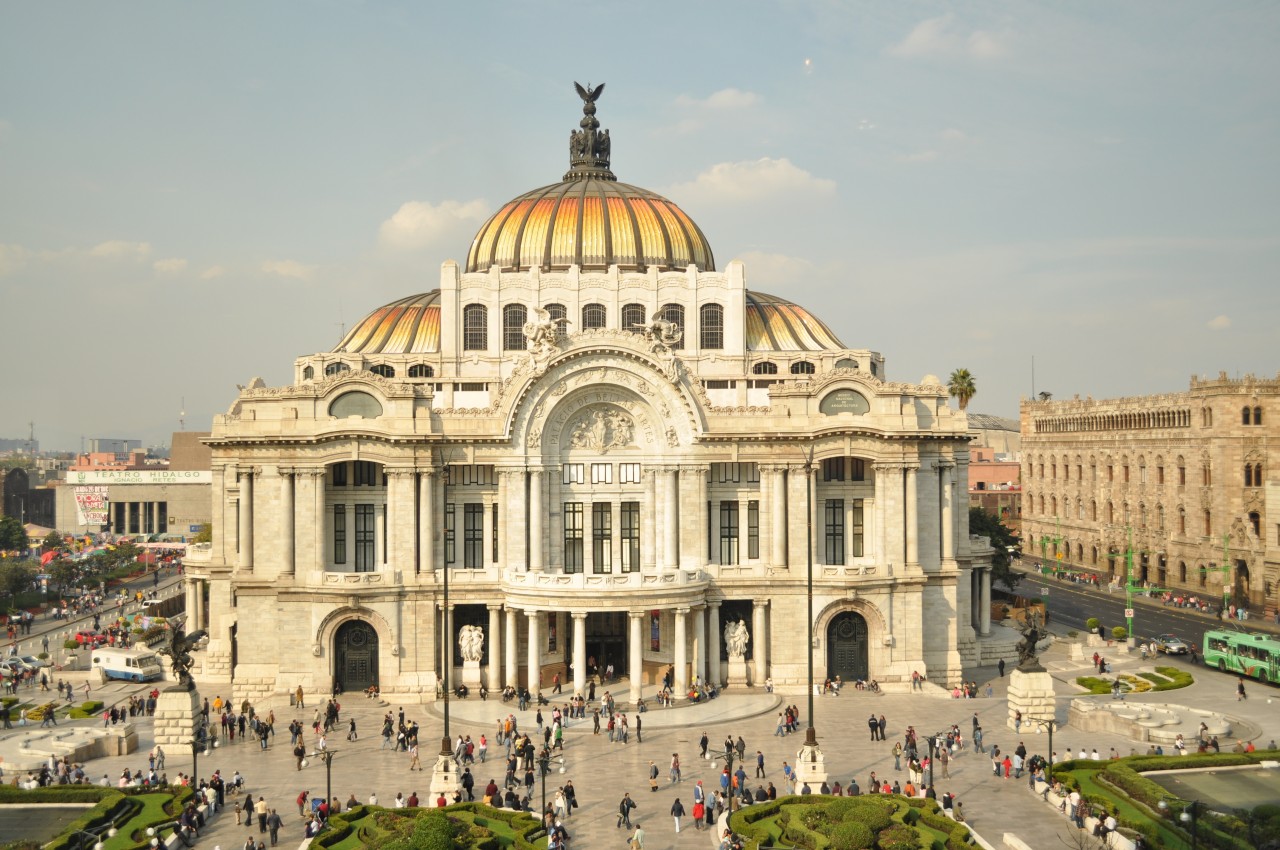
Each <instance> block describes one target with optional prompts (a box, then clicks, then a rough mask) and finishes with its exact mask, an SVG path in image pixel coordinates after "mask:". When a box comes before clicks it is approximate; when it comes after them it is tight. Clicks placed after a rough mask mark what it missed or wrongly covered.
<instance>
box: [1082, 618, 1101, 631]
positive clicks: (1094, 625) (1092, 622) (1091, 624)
mask: <svg viewBox="0 0 1280 850" xmlns="http://www.w3.org/2000/svg"><path fill="white" fill-rule="evenodd" d="M1101 625H1102V622H1101V621H1099V620H1098V618H1097V617H1090V618H1089V619H1087V620H1085V621H1084V627H1085V628H1086V629H1088V630H1089V631H1091V632H1096V631H1097V630H1098V626H1101Z"/></svg>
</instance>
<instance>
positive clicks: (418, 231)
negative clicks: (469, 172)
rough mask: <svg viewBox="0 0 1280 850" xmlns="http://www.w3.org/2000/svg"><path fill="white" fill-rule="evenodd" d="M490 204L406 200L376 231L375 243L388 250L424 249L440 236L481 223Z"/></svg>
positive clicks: (476, 201) (475, 201)
mask: <svg viewBox="0 0 1280 850" xmlns="http://www.w3.org/2000/svg"><path fill="white" fill-rule="evenodd" d="M488 214H489V204H488V202H486V201H483V200H479V199H477V200H473V201H441V202H440V203H438V204H430V203H427V202H426V201H406V202H405V203H403V204H401V205H400V209H398V210H396V212H395V215H393V216H391V218H389V219H387V220H386V221H384V222H382V225H381V226H380V227H379V228H378V243H379V244H380V245H384V246H387V247H390V248H399V249H408V250H413V249H418V248H423V247H425V246H427V245H429V244H431V243H432V242H433V241H435V240H438V239H439V238H440V237H441V236H451V235H453V234H454V233H456V232H457V230H458V229H459V227H460V226H461V225H463V224H466V225H468V226H469V227H470V226H473V225H475V224H478V223H480V222H482V221H484V219H485V216H487V215H488Z"/></svg>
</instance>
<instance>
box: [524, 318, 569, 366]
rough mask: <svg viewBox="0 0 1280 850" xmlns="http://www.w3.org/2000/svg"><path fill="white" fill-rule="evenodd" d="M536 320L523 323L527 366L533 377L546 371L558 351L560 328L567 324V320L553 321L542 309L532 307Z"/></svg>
mask: <svg viewBox="0 0 1280 850" xmlns="http://www.w3.org/2000/svg"><path fill="white" fill-rule="evenodd" d="M533 312H534V315H535V316H536V317H537V318H536V319H530V320H529V321H527V322H525V323H524V328H523V329H522V330H523V331H524V335H525V337H527V338H528V340H529V362H528V366H529V368H530V369H531V370H532V371H533V374H534V375H535V376H540V375H542V374H543V373H544V372H546V371H547V366H548V365H549V364H550V362H551V358H552V357H553V356H554V355H555V354H556V352H557V351H559V350H560V345H559V338H560V328H562V327H564V326H565V325H568V324H569V320H568V319H553V318H551V313H550V312H548V311H547V309H546V308H544V307H534V308H533Z"/></svg>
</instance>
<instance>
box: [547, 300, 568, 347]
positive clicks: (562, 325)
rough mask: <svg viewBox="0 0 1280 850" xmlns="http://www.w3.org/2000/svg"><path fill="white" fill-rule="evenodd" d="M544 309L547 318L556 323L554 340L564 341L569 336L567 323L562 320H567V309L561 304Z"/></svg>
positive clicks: (549, 305) (550, 305)
mask: <svg viewBox="0 0 1280 850" xmlns="http://www.w3.org/2000/svg"><path fill="white" fill-rule="evenodd" d="M546 309H547V318H548V319H550V320H551V321H553V322H555V323H556V339H564V338H565V337H566V336H568V334H569V332H568V330H567V328H568V327H569V323H568V322H567V321H562V320H563V319H568V318H569V310H568V308H566V307H565V306H564V305H563V304H548V305H547V307H546Z"/></svg>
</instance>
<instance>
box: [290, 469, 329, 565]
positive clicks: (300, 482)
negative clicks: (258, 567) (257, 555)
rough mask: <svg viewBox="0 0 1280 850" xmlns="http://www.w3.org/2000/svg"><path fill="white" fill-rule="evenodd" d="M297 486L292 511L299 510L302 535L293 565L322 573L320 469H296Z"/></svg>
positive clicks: (322, 475)
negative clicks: (301, 519)
mask: <svg viewBox="0 0 1280 850" xmlns="http://www.w3.org/2000/svg"><path fill="white" fill-rule="evenodd" d="M295 477H296V479H297V486H296V487H295V488H294V498H295V501H296V505H295V507H296V508H300V509H301V510H302V511H303V514H304V517H305V518H304V519H303V522H302V529H303V532H302V534H301V535H300V536H299V538H298V549H297V551H296V552H295V562H296V563H298V564H300V565H301V566H302V569H304V570H314V571H315V572H317V573H322V572H324V566H325V535H326V533H327V532H326V529H327V528H328V519H329V517H328V513H327V512H326V511H325V509H324V482H325V469H324V467H320V468H318V469H317V468H312V469H299V470H297V475H296V476H295Z"/></svg>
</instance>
